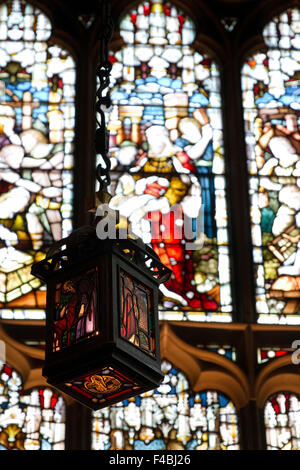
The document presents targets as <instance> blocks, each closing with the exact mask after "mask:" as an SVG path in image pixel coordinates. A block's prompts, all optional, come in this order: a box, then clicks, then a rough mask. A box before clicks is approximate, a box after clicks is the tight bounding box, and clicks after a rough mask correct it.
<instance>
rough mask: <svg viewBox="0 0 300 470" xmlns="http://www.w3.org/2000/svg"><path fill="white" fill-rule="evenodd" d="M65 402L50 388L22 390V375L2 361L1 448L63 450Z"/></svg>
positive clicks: (0, 396) (0, 392)
mask: <svg viewBox="0 0 300 470" xmlns="http://www.w3.org/2000/svg"><path fill="white" fill-rule="evenodd" d="M64 439H65V403H64V400H63V398H62V397H61V396H60V395H58V394H57V393H56V392H55V391H53V390H51V389H50V388H34V389H33V390H31V391H30V392H28V393H27V392H26V393H25V392H23V391H22V379H21V377H20V375H19V374H18V373H17V372H16V371H15V370H14V369H13V368H12V367H10V366H9V365H8V364H5V363H1V362H0V450H63V449H64Z"/></svg>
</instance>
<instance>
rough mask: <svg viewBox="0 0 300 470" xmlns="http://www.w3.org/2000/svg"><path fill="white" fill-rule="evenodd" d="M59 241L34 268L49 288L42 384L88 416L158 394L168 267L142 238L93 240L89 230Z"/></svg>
mask: <svg viewBox="0 0 300 470" xmlns="http://www.w3.org/2000/svg"><path fill="white" fill-rule="evenodd" d="M64 243H65V247H63V246H59V247H58V248H57V247H56V248H54V249H52V250H50V252H49V254H48V255H47V257H46V258H45V260H43V261H41V262H39V263H36V264H34V265H33V266H32V274H33V275H35V276H36V277H38V278H40V279H42V280H43V281H44V282H46V284H47V309H46V356H45V365H44V368H43V375H44V377H46V378H47V382H48V383H49V384H51V385H53V386H55V387H56V388H58V389H59V390H61V391H63V392H65V393H67V394H68V395H71V396H72V397H73V398H74V399H76V400H77V401H79V402H81V403H83V404H84V405H87V406H88V407H89V408H91V409H94V410H97V409H100V408H103V407H106V406H109V405H111V404H113V403H116V402H118V401H121V400H123V399H125V398H129V397H131V396H135V395H139V394H141V393H143V392H145V391H147V390H150V389H154V388H156V387H157V386H158V385H159V384H160V383H161V381H162V379H163V375H162V373H161V370H160V346H159V325H158V312H157V310H158V307H157V306H158V286H159V284H160V283H161V282H165V281H166V280H167V279H168V278H169V275H170V271H169V269H168V268H166V267H165V266H164V265H163V264H162V263H161V262H160V260H159V258H158V256H157V255H156V254H155V252H154V251H153V250H152V249H151V248H149V247H148V246H146V245H145V244H144V243H143V242H142V241H141V240H136V239H125V240H108V239H107V240H99V239H98V238H97V236H96V232H95V229H94V228H93V227H83V228H81V229H79V230H77V231H75V232H73V234H72V235H71V236H70V237H69V238H68V239H66V240H65V242H64ZM60 245H62V242H61V243H60Z"/></svg>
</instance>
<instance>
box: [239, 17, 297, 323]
mask: <svg viewBox="0 0 300 470" xmlns="http://www.w3.org/2000/svg"><path fill="white" fill-rule="evenodd" d="M299 17H300V12H299V10H298V9H289V10H287V11H286V12H284V13H282V14H281V15H280V16H278V17H276V18H274V20H273V21H272V22H271V23H269V24H268V25H267V26H266V27H265V29H264V32H263V35H264V39H265V42H266V48H264V49H263V50H261V51H259V52H257V53H256V54H254V55H253V56H251V57H250V58H248V60H247V61H246V63H245V64H244V66H243V69H242V90H243V106H244V119H245V134H246V147H247V158H248V172H249V192H250V203H251V223H252V243H253V260H254V266H255V283H256V308H257V313H258V321H259V322H260V323H276V324H300V315H299V308H300V293H299V292H300V291H299V285H300V284H299V281H300V244H299V240H300V228H299V227H300V226H299V220H300V219H299V214H300V213H299V210H300V189H299V182H300V180H299V176H300V173H299V168H300V161H299V150H300V147H299V136H300V134H299V110H300V101H299V90H300V82H299V77H300V75H299V74H300V65H299V64H300V62H299V57H300V41H299V37H300V36H299Z"/></svg>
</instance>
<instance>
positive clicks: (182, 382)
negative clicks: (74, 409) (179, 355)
mask: <svg viewBox="0 0 300 470" xmlns="http://www.w3.org/2000/svg"><path fill="white" fill-rule="evenodd" d="M162 371H163V373H164V374H165V378H164V381H163V383H162V385H161V386H160V387H159V388H158V389H156V390H155V391H151V392H147V393H145V394H143V395H141V396H139V397H135V398H132V399H129V400H126V401H124V402H123V403H118V404H116V405H113V406H112V407H110V408H104V409H102V410H100V411H96V412H93V430H92V449H93V450H113V449H114V450H116V449H127V450H129V449H134V450H166V449H169V450H181V449H188V450H207V449H209V450H213V449H218V450H226V449H239V429H238V418H237V413H236V409H235V407H234V405H233V403H232V402H231V401H230V400H229V399H228V398H226V397H225V396H223V395H222V394H220V393H217V392H215V391H205V392H198V393H195V392H193V391H191V389H190V385H189V382H188V380H187V377H186V376H185V375H184V374H183V373H182V372H180V371H178V370H177V369H175V368H174V367H173V366H172V365H171V364H170V363H169V362H167V361H163V363H162Z"/></svg>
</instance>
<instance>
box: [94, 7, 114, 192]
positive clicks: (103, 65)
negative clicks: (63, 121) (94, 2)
mask: <svg viewBox="0 0 300 470" xmlns="http://www.w3.org/2000/svg"><path fill="white" fill-rule="evenodd" d="M100 7H101V18H102V27H101V30H102V31H101V37H100V39H101V51H100V63H99V65H98V66H97V68H96V75H97V78H98V80H99V87H98V89H97V92H96V104H95V112H96V122H97V125H98V127H97V129H96V134H95V149H96V153H97V154H98V155H101V157H102V160H103V163H100V164H99V165H98V166H97V169H96V177H97V180H98V182H99V184H100V190H106V188H107V186H108V185H109V184H110V175H109V171H110V167H111V163H110V158H109V156H108V149H109V131H108V130H107V129H106V125H105V113H104V111H103V108H104V107H105V108H106V109H108V108H109V107H110V106H111V99H110V94H109V90H108V88H109V77H110V72H111V68H112V64H111V62H110V61H109V44H110V41H111V38H112V35H113V20H112V16H111V6H110V0H101V2H100Z"/></svg>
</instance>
